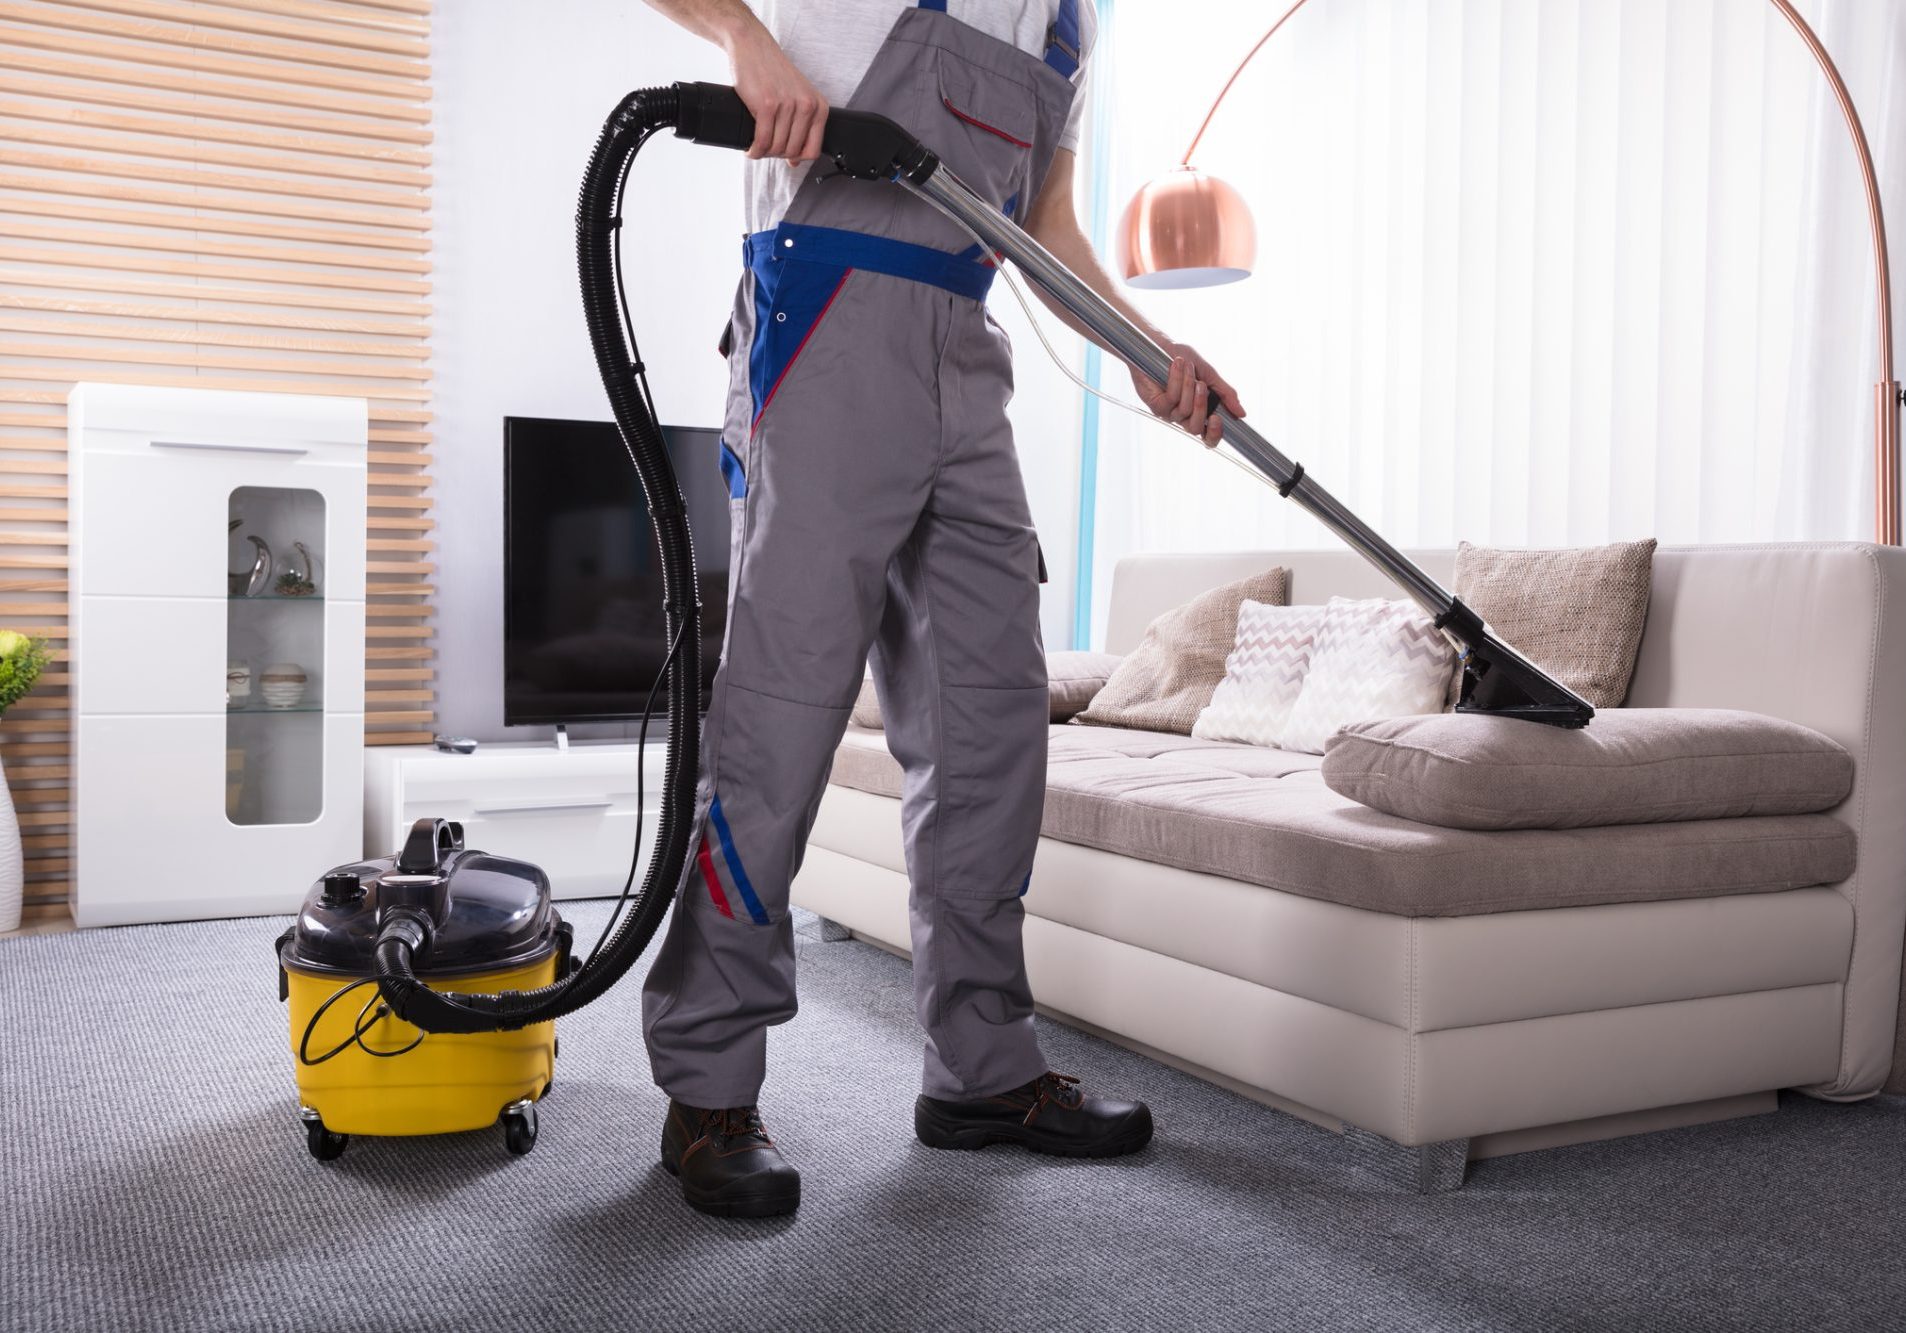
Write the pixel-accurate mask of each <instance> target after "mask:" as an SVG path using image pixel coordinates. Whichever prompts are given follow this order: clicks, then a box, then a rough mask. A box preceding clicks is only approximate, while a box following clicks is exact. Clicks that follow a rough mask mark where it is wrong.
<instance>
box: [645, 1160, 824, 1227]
mask: <svg viewBox="0 0 1906 1333" xmlns="http://www.w3.org/2000/svg"><path fill="white" fill-rule="evenodd" d="M662 1169H663V1170H664V1171H666V1172H668V1173H669V1174H670V1175H671V1176H674V1177H675V1178H676V1179H677V1180H681V1177H682V1173H681V1169H680V1168H679V1167H677V1166H676V1165H675V1163H673V1162H670V1161H667V1160H666V1159H664V1161H663V1162H662ZM682 1199H683V1201H684V1202H686V1203H687V1204H688V1206H689V1207H690V1208H693V1209H694V1210H695V1211H696V1212H698V1213H706V1214H708V1216H710V1217H782V1216H785V1215H786V1214H788V1213H791V1212H793V1211H794V1210H795V1209H797V1208H799V1207H800V1206H801V1187H800V1185H799V1183H798V1182H797V1183H796V1184H795V1186H794V1188H793V1189H791V1190H760V1191H755V1192H753V1193H747V1194H709V1193H705V1192H703V1191H701V1190H697V1189H694V1188H692V1187H691V1186H690V1185H689V1184H688V1182H687V1181H682Z"/></svg>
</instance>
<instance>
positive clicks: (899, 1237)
mask: <svg viewBox="0 0 1906 1333" xmlns="http://www.w3.org/2000/svg"><path fill="white" fill-rule="evenodd" d="M568 914H569V915H570V916H571V917H572V919H574V920H575V921H576V922H577V925H578V935H579V936H581V937H582V938H585V939H587V938H592V934H591V931H590V927H591V926H592V925H594V926H599V925H600V923H601V920H602V908H601V907H600V906H598V905H594V904H584V905H572V910H570V911H569V913H568ZM282 926H283V922H281V921H273V920H251V921H234V922H217V923H206V924H195V925H185V926H153V927H136V928H128V929H120V930H95V931H87V932H80V933H75V934H69V935H56V936H37V937H28V938H23V939H15V940H10V941H5V942H0V1005H3V1006H4V1013H5V1015H6V1017H7V1020H8V1021H7V1035H6V1037H5V1039H4V1041H5V1045H4V1048H3V1049H4V1052H5V1054H4V1062H3V1063H0V1189H3V1190H4V1191H5V1201H4V1214H3V1216H4V1219H5V1225H4V1227H3V1228H0V1328H5V1329H35V1330H38V1329H49V1330H51V1329H58V1330H93V1329H100V1330H105V1329H112V1330H133V1329H166V1330H196V1329H234V1330H236V1329H246V1330H251V1329H300V1330H302V1329H323V1330H338V1331H340V1333H342V1331H344V1330H397V1329H405V1330H421V1329H429V1330H439V1329H440V1330H446V1331H448V1330H456V1331H458V1333H481V1331H483V1330H491V1329H495V1330H511V1331H512V1333H515V1331H517V1330H538V1331H541V1330H564V1329H616V1330H645V1329H668V1330H675V1329H682V1330H693V1329H711V1330H712V1329H721V1330H754V1331H757V1333H768V1331H769V1330H784V1329H800V1330H805V1329H860V1328H866V1329H912V1328H919V1329H934V1330H965V1329H1007V1328H1012V1329H1041V1328H1063V1329H1091V1328H1099V1329H1174V1330H1175V1329H1205V1328H1212V1329H1218V1328H1235V1329H1244V1328H1253V1329H1262V1328H1279V1329H1330V1330H1358V1329H1397V1328H1409V1329H1514V1330H1543V1329H1622V1330H1655V1329H1659V1330H1693V1329H1730V1330H1731V1329H1743V1330H1757V1329H1767V1330H1774V1329H1787V1328H1792V1327H1825V1328H1834V1327H1839V1328H1877V1327H1899V1326H1900V1324H1901V1321H1902V1319H1903V1318H1906V1258H1903V1257H1902V1256H1906V1151H1902V1150H1903V1149H1906V1102H1902V1101H1901V1100H1899V1099H1881V1100H1876V1101H1871V1102H1866V1103H1863V1104H1860V1105H1854V1106H1827V1105H1822V1104H1819V1103H1816V1102H1812V1101H1808V1100H1806V1099H1804V1098H1798V1097H1788V1098H1785V1099H1784V1100H1783V1103H1782V1107H1781V1111H1780V1113H1779V1114H1778V1115H1773V1116H1763V1117H1758V1118H1755V1119H1750V1120H1743V1121H1736V1122H1733V1123H1730V1124H1724V1125H1715V1126H1705V1127H1699V1128H1694V1129H1686V1130H1677V1131H1673V1132H1669V1133H1663V1134H1656V1135H1652V1136H1647V1137H1643V1138H1637V1139H1628V1140H1623V1141H1617V1142H1612V1143H1605V1144H1597V1145H1591V1146H1585V1147H1578V1148H1567V1149H1561V1150H1557V1151H1551V1152H1545V1153H1534V1154H1527V1155H1523V1156H1520V1157H1512V1158H1500V1159H1496V1160H1492V1161H1486V1162H1481V1163H1478V1164H1476V1165H1474V1166H1472V1167H1471V1168H1470V1179H1469V1184H1468V1185H1467V1187H1466V1188H1465V1189H1464V1190H1463V1191H1462V1192H1461V1193H1458V1194H1453V1195H1442V1196H1434V1197H1428V1198H1423V1197H1417V1196H1414V1195H1405V1194H1400V1193H1397V1192H1395V1191H1394V1190H1393V1189H1392V1188H1391V1187H1390V1186H1388V1185H1387V1184H1384V1183H1382V1182H1380V1181H1379V1180H1377V1179H1376V1178H1375V1177H1373V1176H1369V1175H1366V1174H1364V1172H1363V1170H1362V1169H1361V1168H1360V1167H1358V1166H1357V1165H1356V1162H1355V1158H1354V1156H1353V1155H1352V1154H1351V1153H1350V1152H1349V1151H1348V1150H1347V1149H1346V1148H1345V1147H1344V1146H1343V1145H1342V1144H1341V1142H1340V1141H1339V1140H1338V1139H1337V1138H1336V1137H1335V1136H1333V1135H1331V1134H1329V1133H1326V1132H1325V1131H1323V1130H1320V1129H1317V1128H1315V1127H1313V1126H1310V1125H1307V1124H1304V1123H1302V1122H1300V1121H1298V1120H1295V1119H1292V1118H1290V1117H1287V1116H1284V1115H1280V1114H1278V1113H1276V1112H1273V1111H1269V1110H1266V1109H1264V1108H1262V1107H1260V1106H1258V1105H1256V1104H1254V1103H1252V1102H1249V1101H1246V1100H1244V1099H1242V1098H1239V1097H1236V1096H1233V1095H1231V1094H1229V1093H1226V1092H1223V1091H1221V1090H1218V1089H1216V1088H1213V1087H1210V1086H1208V1085H1206V1084H1203V1083H1201V1082H1199V1081H1198V1080H1196V1079H1193V1078H1190V1077H1188V1076H1185V1075H1183V1074H1179V1073H1177V1072H1174V1071H1172V1070H1168V1069H1164V1068H1161V1067H1159V1066H1158V1065H1155V1064H1153V1063H1151V1062H1149V1061H1147V1060H1145V1059H1143V1058H1141V1057H1139V1056H1137V1055H1134V1054H1132V1053H1130V1052H1127V1051H1124V1050H1122V1049H1120V1048H1118V1047H1115V1046H1112V1045H1109V1044H1107V1043H1105V1042H1102V1041H1098V1040H1095V1039H1093V1038H1091V1037H1088V1036H1085V1035H1082V1034H1080V1033H1077V1032H1073V1031H1071V1030H1069V1029H1066V1028H1064V1027H1061V1026H1059V1025H1057V1024H1052V1023H1045V1024H1043V1025H1042V1029H1041V1032H1042V1039H1043V1040H1044V1042H1045V1045H1046V1051H1047V1054H1048V1055H1049V1057H1050V1058H1051V1060H1052V1062H1053V1064H1054V1065H1055V1066H1056V1067H1057V1068H1058V1069H1060V1070H1063V1071H1068V1072H1072V1073H1076V1074H1081V1075H1083V1076H1084V1077H1085V1079H1086V1081H1087V1083H1088V1085H1089V1086H1092V1087H1099V1088H1107V1089H1117V1090H1119V1091H1122V1092H1134V1093H1138V1094H1140V1095H1143V1096H1144V1097H1146V1098H1147V1099H1148V1100H1149V1101H1150V1102H1151V1104H1152V1107H1153V1110H1154V1112H1155V1113H1156V1115H1157V1119H1158V1124H1159V1135H1158V1138H1157V1139H1156V1140H1155V1141H1154V1143H1153V1144H1152V1146H1151V1148H1150V1149H1148V1150H1147V1151H1146V1152H1144V1153H1141V1154H1139V1155H1137V1156H1135V1157H1130V1158H1124V1159H1120V1160H1118V1161H1115V1162H1110V1163H1079V1162H1068V1161H1053V1160H1046V1159H1041V1158H1034V1157H1030V1156H1026V1155H1024V1154H1019V1153H1015V1152H1011V1151H1008V1150H1006V1149H1001V1148H994V1149H989V1150H987V1151H985V1152H982V1153H936V1152H933V1151H931V1150H929V1149H927V1148H923V1147H921V1146H920V1145H919V1144H917V1143H915V1142H914V1140H913V1138H912V1134H911V1118H910V1109H911V1104H912V1100H913V1095H914V1089H915V1086H916V1080H917V1078H918V1074H919V1065H920V1046H919V1036H918V1034H917V1032H916V1030H915V1027H914V1024H913V1015H912V1002H911V998H910V994H909V990H908V969H907V965H906V963H904V962H903V961H901V960H899V959H897V958H894V957H892V956H890V955H888V954H885V953H883V952H881V951H879V950H877V949H874V948H872V947H869V946H867V945H863V944H859V943H851V942H850V943H831V944H830V943H822V942H820V941H818V940H813V939H808V938H802V939H801V941H800V955H799V957H800V962H799V966H800V973H801V993H802V1002H803V1008H802V1011H801V1014H800V1016H799V1017H798V1018H796V1019H795V1020H794V1021H793V1022H792V1023H790V1024H788V1025H787V1026H786V1027H784V1028H781V1029H778V1030H777V1031H776V1032H775V1034H774V1036H773V1037H772V1039H771V1043H770V1048H769V1050H770V1062H771V1079H770V1087H769V1089H768V1091H767V1094H766V1096H765V1099H764V1109H765V1112H766V1114H767V1116H768V1123H769V1126H770V1128H771V1129H772V1130H773V1132H774V1133H775V1134H776V1136H777V1138H778V1139H779V1140H780V1142H781V1144H782V1145H783V1147H784V1148H785V1149H786V1151H787V1153H788V1154H789V1156H790V1157H791V1158H792V1159H793V1160H794V1161H795V1162H796V1164H798V1165H799V1166H800V1167H801V1168H802V1170H803V1172H804V1177H805V1178H804V1190H805V1201H804V1203H803V1205H802V1208H801V1211H800V1212H799V1213H798V1214H797V1215H795V1216H794V1217H792V1218H786V1219H777V1220H773V1221H767V1222H751V1223H735V1222H717V1221H715V1220H713V1219H709V1218H704V1217H702V1216H700V1215H699V1214H696V1213H693V1212H690V1211H689V1210H688V1209H686V1208H685V1207H684V1206H683V1204H682V1203H681V1201H680V1196H679V1193H678V1191H677V1187H676V1185H675V1183H674V1181H672V1180H671V1179H670V1178H669V1177H668V1176H666V1175H664V1174H663V1173H662V1171H661V1169H660V1168H659V1167H658V1166H657V1165H656V1154H655V1146H656V1140H657V1136H658V1133H659V1125H660V1117H661V1109H662V1100H661V1097H660V1094H658V1093H657V1092H656V1091H655V1090H654V1089H653V1088H652V1087H651V1086H650V1084H649V1081H648V1077H647V1069H646V1062H645V1059H644V1056H643V1053H642V1046H641V1042H640V1040H639V1036H638V1025H637V1021H636V1019H637V1004H638V999H639V994H640V987H639V985H638V984H637V983H636V981H635V979H634V978H631V979H629V980H628V981H626V982H625V983H624V984H623V985H622V986H621V987H620V988H619V989H618V990H617V991H616V992H615V993H614V994H612V995H611V996H609V997H608V998H607V999H605V1000H603V1001H601V1002H600V1003H598V1004H597V1005H595V1006H594V1007H593V1008H591V1009H589V1010H587V1011H585V1012H583V1013H581V1014H579V1015H577V1016H575V1017H574V1018H571V1019H567V1020H564V1022H563V1024H562V1025H561V1033H562V1039H563V1041H562V1047H563V1054H562V1059H561V1060H560V1061H559V1062H558V1065H557V1087H556V1091H555V1092H554V1094H553V1095H552V1096H551V1098H550V1099H549V1100H548V1102H546V1103H545V1104H544V1107H543V1115H542V1135H541V1140H540V1142H539V1143H538V1144H537V1146H536V1149H535V1151H534V1152H532V1153H531V1154H530V1155H529V1156H527V1157H523V1158H513V1157H511V1156H509V1155H508V1154H507V1153H505V1152H504V1150H503V1144H502V1137H501V1132H500V1131H486V1132H481V1133H475V1134H464V1135H455V1136H448V1137H443V1138H436V1139H408V1140H398V1139H386V1140H372V1139H363V1138H359V1139H354V1140H353V1141H352V1143H351V1146H350V1150H349V1151H348V1152H347V1153H346V1154H345V1156H344V1157H343V1158H342V1159H341V1160H339V1161H336V1162H332V1163H328V1164H325V1163H319V1162H316V1161H313V1160H312V1159H311V1158H310V1157H309V1156H308V1155H307V1154H306V1152H305V1147H304V1136H303V1133H302V1130H301V1129H300V1127H299V1125H298V1123H297V1120H296V1117H295V1107H296V1098H295V1095H294V1093H293V1084H292V1072H291V1057H290V1055H289V1053H288V1050H287V1044H286V1032H285V1016H284V1013H283V1011H282V1009H281V1008H280V1006H279V1004H278V1003H277V991H276V982H275V974H274V971H273V967H272V961H271V956H270V942H271V940H272V938H273V936H274V935H276V934H277V932H278V931H279V930H280V929H281V928H282Z"/></svg>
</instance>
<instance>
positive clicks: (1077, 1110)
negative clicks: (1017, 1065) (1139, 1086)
mask: <svg viewBox="0 0 1906 1333" xmlns="http://www.w3.org/2000/svg"><path fill="white" fill-rule="evenodd" d="M1078 1084H1079V1080H1078V1079H1076V1078H1068V1077H1067V1076H1066V1075H1064V1074H1053V1073H1046V1074H1041V1075H1040V1076H1039V1077H1038V1078H1036V1079H1034V1080H1033V1081H1032V1082H1030V1083H1028V1084H1026V1085H1024V1086H1023V1087H1018V1088H1013V1089H1012V1090H1011V1091H1008V1092H1002V1093H1000V1094H999V1095H998V1096H996V1097H986V1098H983V1099H982V1100H980V1101H976V1102H943V1101H940V1100H939V1099H938V1098H935V1097H928V1096H926V1095H925V1094H922V1095H921V1097H920V1099H919V1100H918V1101H916V1102H914V1104H913V1132H914V1133H915V1134H916V1135H918V1136H919V1139H920V1142H922V1143H924V1144H926V1145H927V1147H929V1148H984V1147H985V1146H986V1145H987V1144H989V1143H1014V1144H1018V1145H1019V1146H1020V1147H1022V1148H1029V1149H1031V1150H1032V1151H1033V1152H1043V1153H1052V1154H1055V1155H1056V1156H1059V1157H1119V1156H1122V1155H1123V1154H1125V1153H1130V1152H1137V1151H1138V1150H1139V1149H1140V1148H1143V1147H1144V1146H1145V1145H1146V1144H1147V1143H1150V1142H1151V1138H1152V1113H1151V1111H1150V1110H1149V1109H1148V1108H1147V1107H1146V1105H1145V1103H1143V1102H1121V1101H1113V1100H1111V1099H1110V1098H1106V1097H1087V1096H1086V1095H1085V1094H1084V1093H1082V1092H1080V1091H1079V1087H1078Z"/></svg>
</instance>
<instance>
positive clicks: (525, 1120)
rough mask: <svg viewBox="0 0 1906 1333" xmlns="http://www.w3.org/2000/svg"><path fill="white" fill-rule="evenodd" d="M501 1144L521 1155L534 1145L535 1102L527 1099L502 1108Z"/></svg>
mask: <svg viewBox="0 0 1906 1333" xmlns="http://www.w3.org/2000/svg"><path fill="white" fill-rule="evenodd" d="M503 1146H504V1147H506V1148H508V1149H509V1150H510V1151H511V1152H513V1153H515V1154H516V1155H517V1156H518V1157H521V1156H522V1155H523V1154H524V1153H526V1152H528V1151H529V1150H530V1149H531V1148H534V1147H535V1146H536V1103H535V1102H533V1101H529V1100H527V1099H525V1100H523V1101H520V1102H511V1103H510V1104H509V1105H508V1106H506V1107H504V1108H503Z"/></svg>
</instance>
